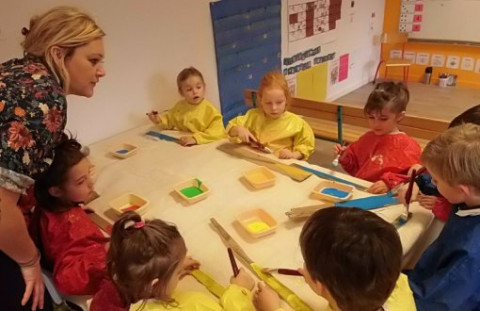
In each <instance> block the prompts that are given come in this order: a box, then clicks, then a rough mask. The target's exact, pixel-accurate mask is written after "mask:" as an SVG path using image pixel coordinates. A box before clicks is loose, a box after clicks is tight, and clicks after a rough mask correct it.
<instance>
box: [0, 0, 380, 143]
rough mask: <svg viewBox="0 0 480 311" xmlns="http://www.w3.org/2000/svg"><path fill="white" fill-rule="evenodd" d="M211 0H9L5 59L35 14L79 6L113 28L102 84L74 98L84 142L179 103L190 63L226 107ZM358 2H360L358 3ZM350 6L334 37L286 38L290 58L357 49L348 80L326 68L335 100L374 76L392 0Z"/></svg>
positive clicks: (74, 120)
mask: <svg viewBox="0 0 480 311" xmlns="http://www.w3.org/2000/svg"><path fill="white" fill-rule="evenodd" d="M249 1H255V0H249ZM210 2H213V1H212V0H202V1H201V0H175V1H158V0H139V1H130V0H109V1H97V0H38V1H31V0H16V1H3V3H2V9H1V10H0V61H1V62H3V61H5V60H7V59H10V58H13V57H21V56H22V49H21V47H20V42H21V40H22V35H21V34H20V30H21V28H22V27H24V26H28V24H29V20H30V17H31V16H33V15H35V14H38V13H42V12H44V11H46V10H48V9H49V8H51V7H54V6H56V5H72V6H76V7H79V8H80V9H83V10H85V11H87V12H89V13H90V14H92V15H93V16H94V17H95V19H96V20H97V21H98V23H99V24H100V25H101V26H102V28H103V29H104V30H105V32H106V33H107V36H106V37H105V49H106V59H105V67H106V72H107V75H106V77H104V78H103V79H102V80H101V81H100V83H99V84H97V86H96V90H95V95H94V96H93V97H92V98H90V99H87V98H83V97H77V96H69V97H68V103H69V108H68V122H67V129H68V130H70V131H71V132H72V133H74V134H75V135H77V137H78V138H79V140H80V141H81V142H82V143H83V144H90V143H93V142H96V141H99V140H102V139H105V138H107V137H110V136H112V135H115V134H118V133H120V132H122V131H125V130H128V129H130V128H133V127H136V126H139V125H141V124H146V123H148V120H147V118H146V116H145V113H146V112H147V111H150V110H152V109H156V110H159V111H162V110H165V109H168V108H169V107H171V106H172V105H173V104H174V103H175V102H176V101H177V100H178V99H179V98H180V97H179V95H178V93H177V87H176V75H177V74H178V72H179V71H180V70H181V69H183V68H184V67H187V66H190V65H194V66H196V67H197V68H198V69H199V70H200V71H201V72H202V73H203V75H204V77H205V81H206V83H207V95H206V97H207V98H208V99H209V100H211V101H212V102H213V103H214V104H215V105H217V107H220V103H219V96H218V93H219V92H218V81H217V69H216V61H215V50H214V41H213V31H212V22H211V17H210V8H209V3H210ZM295 2H305V1H304V0H282V19H283V20H282V36H283V34H284V33H285V22H286V18H287V17H286V13H285V11H284V10H285V7H286V5H287V4H289V3H290V4H292V3H295ZM352 2H354V3H356V5H355V6H354V7H352V6H351V3H352ZM342 7H343V9H342V18H341V20H340V21H339V22H338V23H337V30H336V31H335V32H330V34H329V35H328V36H327V37H325V36H324V37H323V39H319V38H320V37H319V36H313V37H310V38H308V39H307V40H303V41H298V42H296V43H295V44H290V45H288V44H284V43H282V58H283V57H290V56H292V55H295V54H296V53H298V52H301V51H303V50H305V49H310V48H312V47H317V46H321V47H322V52H321V54H320V56H322V55H325V54H329V53H333V52H335V53H336V57H337V60H338V58H339V57H340V56H341V55H344V54H349V62H348V70H349V73H348V78H347V79H345V80H343V81H342V82H340V83H335V84H331V83H330V82H328V79H327V76H326V75H325V73H324V72H325V70H324V71H323V72H322V74H323V75H322V77H323V78H322V83H328V85H326V86H325V85H323V86H322V88H323V89H325V88H326V90H325V92H326V93H325V94H326V95H325V96H326V97H327V99H328V100H334V99H335V98H337V97H339V96H342V95H344V94H346V93H348V92H350V91H352V90H354V89H356V88H358V87H360V86H362V85H363V84H365V83H367V82H368V81H370V80H371V79H372V77H373V71H374V68H375V66H376V63H377V62H378V59H379V46H378V44H377V45H375V44H374V42H373V41H374V40H373V38H374V37H375V36H377V35H378V34H379V33H380V32H381V29H382V22H383V12H384V9H383V7H384V0H369V2H368V3H367V2H364V1H353V0H342ZM332 34H334V35H333V37H332ZM332 38H333V39H332ZM282 42H284V41H283V38H282ZM317 56H319V55H317ZM294 65H295V64H294ZM325 65H326V64H324V66H325ZM329 66H330V65H329ZM329 68H330V67H329ZM328 70H330V69H328ZM304 80H305V79H304ZM313 84H315V83H313ZM313 84H312V87H313V88H316V87H317V85H313Z"/></svg>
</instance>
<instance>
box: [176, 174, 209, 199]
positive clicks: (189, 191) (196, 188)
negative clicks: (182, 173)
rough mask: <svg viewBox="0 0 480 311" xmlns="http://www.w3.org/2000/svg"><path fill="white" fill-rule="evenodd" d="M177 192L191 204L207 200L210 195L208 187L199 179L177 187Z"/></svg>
mask: <svg viewBox="0 0 480 311" xmlns="http://www.w3.org/2000/svg"><path fill="white" fill-rule="evenodd" d="M175 192H176V193H177V194H178V195H179V196H180V197H181V198H182V199H183V200H185V201H186V202H188V203H189V204H192V203H196V202H198V201H201V200H203V199H206V198H207V196H208V195H209V189H208V187H207V186H206V185H205V184H204V183H203V182H201V181H200V180H199V179H197V178H193V179H190V180H188V181H186V182H183V183H181V184H179V185H177V186H176V187H175Z"/></svg>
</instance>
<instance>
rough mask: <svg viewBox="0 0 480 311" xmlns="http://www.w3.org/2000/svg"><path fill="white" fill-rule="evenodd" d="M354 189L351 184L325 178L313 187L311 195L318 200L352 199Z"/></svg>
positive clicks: (336, 200)
mask: <svg viewBox="0 0 480 311" xmlns="http://www.w3.org/2000/svg"><path fill="white" fill-rule="evenodd" d="M354 189H355V187H353V186H350V185H345V184H342V183H338V182H334V181H331V180H323V181H321V182H320V183H319V184H318V185H317V186H316V187H315V188H314V189H313V191H312V193H311V196H312V197H313V198H315V199H318V200H323V201H330V202H341V201H346V200H348V199H350V198H351V197H352V192H353V190H354Z"/></svg>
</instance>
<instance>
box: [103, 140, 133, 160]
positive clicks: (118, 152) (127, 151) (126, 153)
mask: <svg viewBox="0 0 480 311" xmlns="http://www.w3.org/2000/svg"><path fill="white" fill-rule="evenodd" d="M110 152H111V153H112V155H113V156H115V157H117V158H120V159H125V158H128V157H130V156H132V155H134V154H135V152H137V146H135V145H131V144H121V145H119V146H117V147H115V148H114V149H112V150H111V151H110Z"/></svg>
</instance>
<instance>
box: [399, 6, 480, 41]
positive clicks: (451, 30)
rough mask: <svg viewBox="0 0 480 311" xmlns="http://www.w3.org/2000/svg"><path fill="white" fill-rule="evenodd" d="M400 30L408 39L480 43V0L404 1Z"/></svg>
mask: <svg viewBox="0 0 480 311" xmlns="http://www.w3.org/2000/svg"><path fill="white" fill-rule="evenodd" d="M400 6H401V13H400V21H399V30H400V31H401V32H408V33H409V38H412V39H418V40H427V41H447V42H452V43H471V44H480V19H479V18H478V14H479V12H480V1H478V0H422V1H419V0H403V1H402V2H401V4H400Z"/></svg>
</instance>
